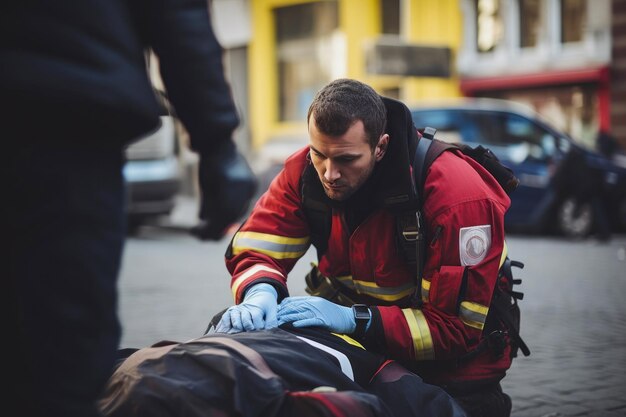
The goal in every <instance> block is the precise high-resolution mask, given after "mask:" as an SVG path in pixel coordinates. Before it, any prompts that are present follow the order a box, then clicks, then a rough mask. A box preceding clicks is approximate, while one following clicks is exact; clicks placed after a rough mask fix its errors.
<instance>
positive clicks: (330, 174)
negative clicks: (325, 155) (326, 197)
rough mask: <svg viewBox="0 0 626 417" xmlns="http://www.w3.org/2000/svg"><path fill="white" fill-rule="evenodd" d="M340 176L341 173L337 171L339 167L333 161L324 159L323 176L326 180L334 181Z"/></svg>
mask: <svg viewBox="0 0 626 417" xmlns="http://www.w3.org/2000/svg"><path fill="white" fill-rule="evenodd" d="M340 177H341V173H340V172H339V168H338V167H337V164H333V162H332V161H331V160H330V159H328V160H326V172H324V178H325V179H326V181H328V182H335V181H337V180H338V179H339V178H340Z"/></svg>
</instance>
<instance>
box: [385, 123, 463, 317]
mask: <svg viewBox="0 0 626 417" xmlns="http://www.w3.org/2000/svg"><path fill="white" fill-rule="evenodd" d="M419 133H420V134H421V136H420V137H419V141H418V143H417V147H416V148H415V155H413V158H412V160H411V168H412V172H413V186H414V189H415V194H416V196H417V198H416V200H417V208H416V209H415V210H412V211H408V212H406V213H403V214H400V215H396V223H397V229H398V235H399V236H400V239H401V246H402V247H403V248H404V255H405V258H406V260H407V262H409V263H414V264H415V265H416V278H415V292H414V293H413V296H412V298H411V304H412V305H413V306H414V307H416V308H419V307H421V306H422V303H423V301H422V297H421V293H422V275H423V273H424V265H425V263H426V236H425V228H424V226H423V224H422V223H423V222H422V211H421V210H422V201H423V199H422V197H423V194H424V183H425V181H426V174H427V173H428V168H429V167H430V165H431V164H432V163H433V161H434V160H435V159H437V157H438V156H439V155H441V154H442V153H443V152H444V151H446V150H448V149H451V148H455V147H456V146H455V145H453V144H451V143H446V142H442V141H440V140H437V139H435V133H437V129H435V128H432V127H426V128H424V130H423V131H420V132H419Z"/></svg>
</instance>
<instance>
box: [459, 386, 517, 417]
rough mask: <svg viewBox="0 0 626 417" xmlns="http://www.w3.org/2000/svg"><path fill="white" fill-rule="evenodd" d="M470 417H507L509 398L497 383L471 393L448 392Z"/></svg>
mask: <svg viewBox="0 0 626 417" xmlns="http://www.w3.org/2000/svg"><path fill="white" fill-rule="evenodd" d="M448 393H449V394H450V395H451V396H452V397H453V398H454V399H455V400H456V402H457V403H458V404H459V405H460V406H461V408H462V409H463V410H464V411H465V412H466V413H467V414H468V416H470V417H509V416H510V415H511V406H512V404H511V397H509V396H508V395H507V394H505V393H504V392H502V386H501V385H500V384H499V383H496V384H489V385H486V386H483V387H481V388H480V389H477V390H475V391H474V390H473V391H472V392H467V391H465V392H464V391H461V390H457V391H455V390H448Z"/></svg>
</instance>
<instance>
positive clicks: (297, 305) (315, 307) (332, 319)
mask: <svg viewBox="0 0 626 417" xmlns="http://www.w3.org/2000/svg"><path fill="white" fill-rule="evenodd" d="M292 322H293V326H294V327H312V326H318V327H323V328H325V329H328V330H330V331H333V332H336V333H346V334H351V333H354V330H355V329H356V322H355V321H354V313H352V309H351V308H350V307H344V306H340V305H339V304H335V303H333V302H331V301H328V300H326V299H325V298H322V297H313V296H304V297H287V298H285V299H284V300H283V301H282V302H281V303H280V305H279V306H278V325H279V326H280V325H281V324H285V323H292Z"/></svg>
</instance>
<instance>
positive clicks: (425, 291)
mask: <svg viewBox="0 0 626 417" xmlns="http://www.w3.org/2000/svg"><path fill="white" fill-rule="evenodd" d="M429 296H430V281H427V280H425V279H423V278H422V301H423V302H426V301H428V300H429Z"/></svg>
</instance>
